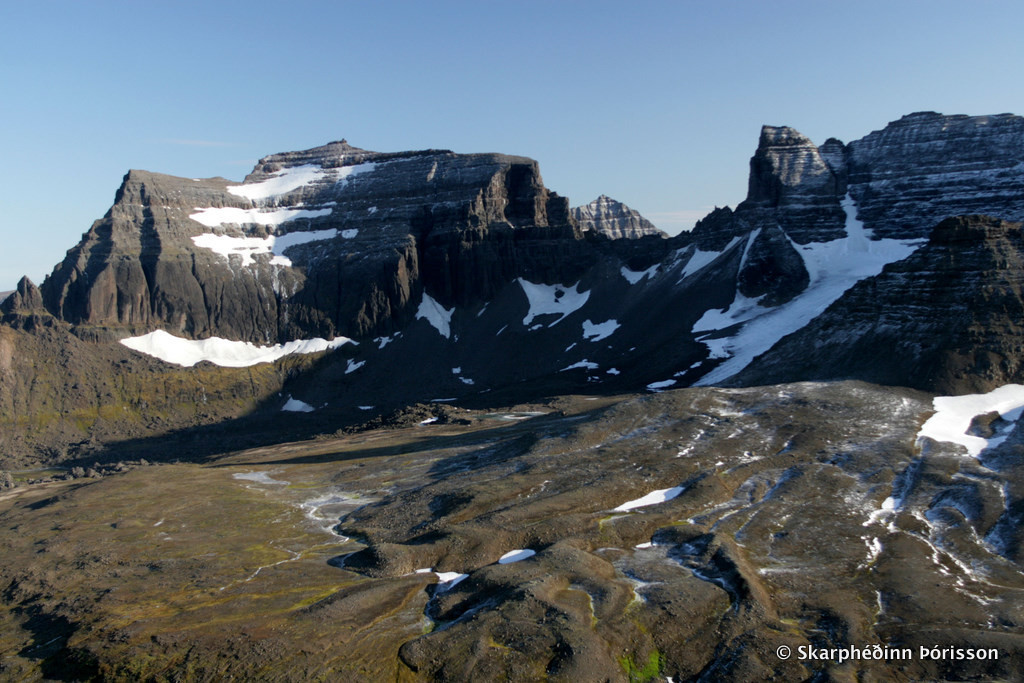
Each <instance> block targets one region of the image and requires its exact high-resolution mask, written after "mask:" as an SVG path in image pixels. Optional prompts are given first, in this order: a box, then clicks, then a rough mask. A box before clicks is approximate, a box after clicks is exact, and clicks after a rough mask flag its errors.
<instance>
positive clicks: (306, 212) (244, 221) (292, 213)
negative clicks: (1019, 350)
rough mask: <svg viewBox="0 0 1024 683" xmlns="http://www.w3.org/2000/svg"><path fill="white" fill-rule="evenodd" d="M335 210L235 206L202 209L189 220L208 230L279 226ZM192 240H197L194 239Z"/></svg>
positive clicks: (198, 209)
mask: <svg viewBox="0 0 1024 683" xmlns="http://www.w3.org/2000/svg"><path fill="white" fill-rule="evenodd" d="M333 211H334V209H239V208H237V207H234V206H220V207H209V208H200V207H198V206H197V207H196V212H195V213H191V214H189V216H188V217H189V218H191V219H192V220H194V221H195V222H197V223H202V224H203V225H205V226H206V227H208V228H216V227H220V226H221V225H273V226H275V227H276V226H278V225H281V224H282V223H287V222H288V221H294V220H296V219H298V218H318V217H320V216H329V215H330V214H331V213H332V212H333ZM192 239H195V238H194V237H193V238H192Z"/></svg>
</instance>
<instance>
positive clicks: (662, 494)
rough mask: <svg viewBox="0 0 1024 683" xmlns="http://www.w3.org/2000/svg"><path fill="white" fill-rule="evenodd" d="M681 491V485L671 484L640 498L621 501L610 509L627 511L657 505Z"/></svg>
mask: <svg viewBox="0 0 1024 683" xmlns="http://www.w3.org/2000/svg"><path fill="white" fill-rule="evenodd" d="M682 492H683V487H682V486H673V487H672V488H670V489H658V490H657V491H651V492H650V493H648V494H647V495H646V496H643V497H642V498H637V499H636V500H631V501H629V502H627V503H623V504H622V505H620V506H619V507H617V508H615V509H614V510H612V512H628V511H630V510H635V509H636V508H642V507H647V506H648V505H657V504H658V503H664V502H665V501H666V500H672V499H673V498H675V497H677V496H678V495H679V494H680V493H682Z"/></svg>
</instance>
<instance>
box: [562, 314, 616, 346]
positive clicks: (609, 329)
mask: <svg viewBox="0 0 1024 683" xmlns="http://www.w3.org/2000/svg"><path fill="white" fill-rule="evenodd" d="M619 327H621V326H620V325H619V321H618V320H614V319H613V320H605V321H604V322H603V323H592V322H590V321H589V320H584V321H583V338H584V339H589V340H590V341H592V342H597V341H601V340H602V339H606V338H607V337H610V336H611V335H612V333H613V332H615V330H617V329H619ZM566 350H568V349H566Z"/></svg>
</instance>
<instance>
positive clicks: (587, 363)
mask: <svg viewBox="0 0 1024 683" xmlns="http://www.w3.org/2000/svg"><path fill="white" fill-rule="evenodd" d="M597 367H598V366H597V363H591V362H590V361H589V360H587V359H586V358H584V359H583V360H581V361H580V362H579V363H573V364H572V365H570V366H569V367H566V368H562V369H561V370H559V372H565V371H566V370H575V369H577V368H585V369H587V370H597Z"/></svg>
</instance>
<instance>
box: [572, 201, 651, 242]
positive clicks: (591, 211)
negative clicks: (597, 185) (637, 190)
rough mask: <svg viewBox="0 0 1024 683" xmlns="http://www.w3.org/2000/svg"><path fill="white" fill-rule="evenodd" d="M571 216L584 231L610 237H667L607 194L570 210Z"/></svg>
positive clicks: (632, 210)
mask: <svg viewBox="0 0 1024 683" xmlns="http://www.w3.org/2000/svg"><path fill="white" fill-rule="evenodd" d="M572 216H573V218H575V219H576V222H577V223H579V225H580V229H581V230H583V231H584V232H594V233H597V234H601V235H605V236H606V237H610V238H611V239H615V240H617V239H637V238H640V237H644V236H646V235H657V236H658V237H667V236H668V235H666V234H665V233H664V232H662V231H661V230H658V228H656V227H654V224H653V223H651V222H650V221H649V220H647V219H646V218H644V217H643V216H641V215H640V213H639V212H638V211H636V210H634V209H631V208H629V207H628V206H626V205H625V204H623V203H622V202H618V201H615V200H614V199H612V198H611V197H608V196H607V195H601V196H600V197H598V198H597V199H595V200H594V201H592V202H590V203H589V204H585V205H583V206H577V207H576V208H574V209H573V210H572Z"/></svg>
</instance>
